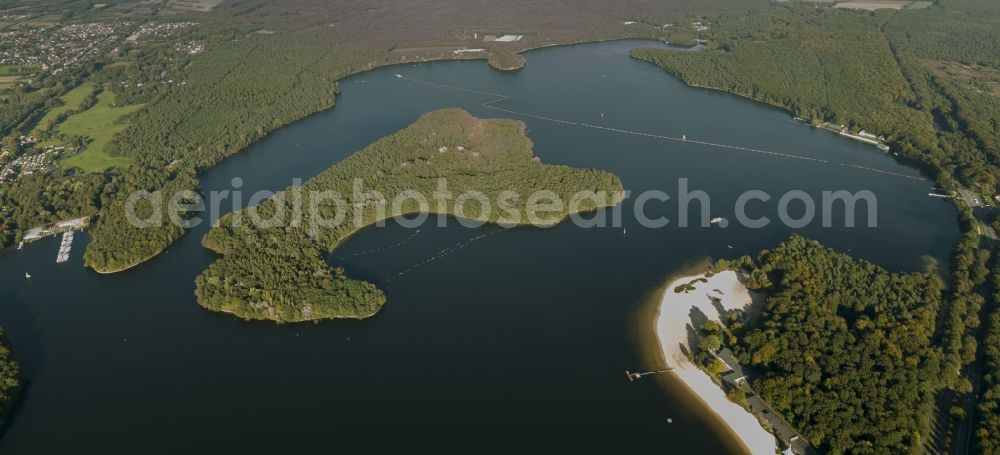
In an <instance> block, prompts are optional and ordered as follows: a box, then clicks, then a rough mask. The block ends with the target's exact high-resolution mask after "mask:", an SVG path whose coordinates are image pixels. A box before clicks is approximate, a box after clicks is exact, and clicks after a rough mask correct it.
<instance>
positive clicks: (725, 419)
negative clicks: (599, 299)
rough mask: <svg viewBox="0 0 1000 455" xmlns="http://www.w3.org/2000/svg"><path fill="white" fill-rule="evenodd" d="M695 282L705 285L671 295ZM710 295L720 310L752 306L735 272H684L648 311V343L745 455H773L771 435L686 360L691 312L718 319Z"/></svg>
mask: <svg viewBox="0 0 1000 455" xmlns="http://www.w3.org/2000/svg"><path fill="white" fill-rule="evenodd" d="M701 270H704V269H701ZM698 279H705V280H707V282H704V283H702V282H698V283H693V286H694V287H695V290H693V291H690V292H687V293H675V292H674V288H675V287H677V286H680V285H682V284H688V283H691V282H692V281H694V280H698ZM713 289H719V290H721V291H723V294H722V295H721V296H720V303H721V305H722V307H723V308H725V309H733V308H741V307H745V306H747V305H749V304H750V302H751V299H750V295H749V293H748V292H747V290H746V288H745V287H744V286H743V285H742V283H741V282H740V281H739V279H738V277H737V275H736V273H735V272H732V271H724V272H720V273H718V274H715V275H714V276H712V277H707V276H706V275H705V273H699V272H695V271H693V270H687V271H685V272H682V276H675V277H671V278H669V279H667V281H666V282H665V285H663V286H662V289H661V291H660V293H659V295H657V296H656V297H657V298H656V300H655V306H654V307H653V308H652V311H651V313H652V315H653V318H652V329H653V330H652V335H653V337H652V340H651V342H652V343H655V346H653V347H655V350H656V351H657V354H658V355H659V357H660V359H659V360H660V361H661V362H663V364H664V365H665V366H667V367H670V368H672V370H671V374H670V375H669V376H671V377H672V379H676V380H678V381H679V382H680V383H681V384H683V386H684V389H686V390H685V391H686V392H688V394H689V395H690V396H691V397H692V398H693V399H696V400H697V401H698V402H700V403H701V404H702V405H703V407H704V409H705V411H706V413H707V414H710V416H711V417H714V418H715V419H718V421H719V422H720V423H721V424H722V425H723V427H724V428H725V430H726V431H727V432H728V433H729V434H731V435H732V436H733V437H734V438H735V439H736V441H737V442H738V443H739V445H740V446H742V448H743V449H744V451H746V453H750V454H753V455H758V454H761V455H772V454H774V453H775V451H776V450H777V448H778V446H777V442H776V439H775V437H774V435H772V434H771V433H770V432H768V431H767V430H765V429H764V428H763V427H762V426H761V425H760V422H759V421H758V420H757V418H756V417H754V416H753V414H751V413H749V412H748V411H746V410H745V409H743V408H742V407H741V406H740V405H738V404H736V403H734V402H732V401H730V400H729V398H728V397H727V396H726V394H725V392H724V391H723V389H722V387H721V386H720V385H718V384H716V383H715V382H714V381H713V380H712V378H711V377H710V376H709V375H708V374H707V373H706V372H704V371H703V370H702V369H701V368H699V367H698V366H697V365H695V364H694V363H693V362H691V360H690V359H689V358H688V356H687V354H686V352H690V351H689V349H688V327H689V326H690V325H691V313H692V310H693V309H697V310H698V311H700V312H701V313H702V314H703V315H704V316H706V317H707V318H708V319H712V320H715V321H718V320H719V319H720V318H719V313H718V311H717V310H716V308H715V306H713V303H712V302H711V300H709V299H708V297H707V296H706V295H705V294H706V293H708V292H712V290H713ZM645 323H648V321H646V322H645ZM664 386H665V387H666V386H667V384H664ZM674 393H676V392H674Z"/></svg>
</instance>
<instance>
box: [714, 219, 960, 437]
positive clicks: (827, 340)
mask: <svg viewBox="0 0 1000 455" xmlns="http://www.w3.org/2000/svg"><path fill="white" fill-rule="evenodd" d="M716 268H733V269H736V270H739V271H741V272H742V273H744V274H745V275H746V276H747V277H748V279H747V282H746V285H747V287H748V288H749V289H751V290H754V291H756V292H759V293H761V294H762V295H764V296H765V299H764V301H763V304H762V309H761V310H760V312H759V315H757V316H750V317H748V318H742V317H735V318H733V321H731V323H730V324H729V326H730V328H731V329H732V334H731V335H730V336H728V337H726V340H727V341H726V344H727V345H728V346H729V347H731V348H732V350H733V352H734V353H735V354H736V355H737V357H738V358H739V361H740V364H741V365H744V366H745V367H747V368H748V369H749V370H751V371H752V372H753V374H751V375H749V380H750V385H751V386H752V388H753V389H754V390H755V391H756V392H757V393H758V394H760V396H761V397H762V398H763V399H764V400H765V401H767V402H768V403H769V404H770V405H771V407H773V408H774V410H775V411H777V412H780V413H781V414H782V415H784V417H785V418H786V419H787V420H788V421H789V422H790V423H791V424H792V425H793V426H794V427H796V428H797V429H798V430H799V431H800V432H801V433H802V434H804V435H805V436H806V437H807V438H808V439H809V442H810V444H812V445H813V446H814V447H816V448H818V449H819V450H820V452H821V453H912V452H913V451H916V450H920V449H921V446H922V444H923V443H924V442H925V441H926V439H927V438H928V437H929V433H930V431H929V429H930V426H931V425H932V423H933V421H934V419H933V415H934V412H933V410H934V393H935V392H936V391H939V390H941V389H942V388H943V387H944V385H945V384H946V382H947V380H946V375H945V374H943V373H945V372H944V371H943V369H942V368H943V367H942V365H943V363H944V361H943V357H944V353H943V352H942V350H941V349H940V348H939V347H937V346H935V344H934V341H935V340H936V337H937V324H936V322H937V314H938V312H939V311H940V309H941V301H942V295H943V294H942V293H943V289H944V283H943V281H942V280H941V279H940V277H939V276H938V275H937V273H935V272H934V271H927V272H920V273H889V272H887V271H886V270H885V269H883V268H881V267H878V266H875V265H873V264H871V263H869V262H866V261H860V260H855V259H853V258H851V257H850V256H848V255H846V254H842V253H838V252H835V251H833V250H831V249H828V248H825V247H823V246H822V245H820V244H819V243H817V242H815V241H811V240H807V239H805V238H802V237H799V236H793V237H792V238H791V239H790V240H788V241H786V242H784V243H782V244H781V245H779V246H778V247H776V248H774V249H772V250H765V251H763V252H761V253H760V254H759V255H758V256H757V258H755V259H752V258H749V257H744V258H742V259H740V260H738V261H735V262H728V261H720V262H719V263H717V264H716ZM749 313H751V314H752V313H755V312H754V311H751V312H749ZM744 321H745V322H744Z"/></svg>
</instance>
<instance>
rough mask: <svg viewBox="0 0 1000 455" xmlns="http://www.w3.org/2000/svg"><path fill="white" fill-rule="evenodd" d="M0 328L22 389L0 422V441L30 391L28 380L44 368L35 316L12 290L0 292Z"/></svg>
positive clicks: (30, 308)
mask: <svg viewBox="0 0 1000 455" xmlns="http://www.w3.org/2000/svg"><path fill="white" fill-rule="evenodd" d="M0 325H2V326H3V328H4V332H5V336H6V341H7V344H8V345H9V346H10V348H11V351H12V352H13V354H14V358H15V359H16V360H17V363H18V364H19V365H20V367H21V380H22V387H21V393H20V395H19V396H18V397H17V401H16V402H15V403H14V405H13V406H11V409H10V410H9V412H8V413H7V415H6V416H5V417H4V419H3V424H2V426H0V438H2V437H3V435H4V434H6V433H7V430H8V429H9V428H10V426H11V424H12V423H13V422H14V421H16V420H17V415H18V414H19V413H20V411H21V408H22V405H23V404H24V402H25V400H26V399H27V398H28V394H29V393H30V391H31V380H32V378H34V377H36V376H37V375H38V373H39V372H40V371H41V370H42V367H43V365H44V364H45V353H44V352H43V350H42V337H41V332H40V331H39V330H38V313H37V311H35V310H34V309H33V308H32V307H31V306H30V305H28V302H26V301H25V300H24V299H23V298H21V297H20V296H19V295H18V293H17V292H16V291H15V290H7V291H2V292H0Z"/></svg>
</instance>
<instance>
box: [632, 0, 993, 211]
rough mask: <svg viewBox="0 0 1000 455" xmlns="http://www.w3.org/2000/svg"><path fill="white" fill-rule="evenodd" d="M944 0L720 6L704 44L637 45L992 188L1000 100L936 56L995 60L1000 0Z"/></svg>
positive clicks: (682, 73) (660, 61) (689, 72)
mask: <svg viewBox="0 0 1000 455" xmlns="http://www.w3.org/2000/svg"><path fill="white" fill-rule="evenodd" d="M941 3H942V5H941V6H940V7H933V8H928V9H923V10H903V11H898V12H896V11H892V12H887V11H880V12H877V13H869V12H847V11H843V10H838V9H831V8H825V9H824V8H820V9H816V8H813V7H802V6H796V5H794V4H791V5H774V6H771V7H770V8H766V9H762V10H755V11H752V12H751V13H750V14H738V13H735V12H734V13H727V14H722V15H720V16H718V17H716V18H713V20H712V29H711V30H710V31H708V32H705V35H704V36H706V38H708V40H709V48H708V49H706V50H704V51H702V52H699V53H683V52H670V51H664V50H654V49H640V50H636V51H634V52H633V56H634V57H636V58H640V59H644V60H648V61H650V62H652V63H654V64H656V65H658V66H661V67H663V68H665V69H666V70H668V71H670V72H671V73H673V74H675V75H677V77H679V78H680V79H682V80H684V81H685V82H687V83H689V84H692V85H697V86H703V87H711V88H716V89H721V90H725V91H728V92H732V93H736V94H739V95H743V96H747V97H750V98H753V99H756V100H760V101H763V102H766V103H769V104H773V105H776V106H781V107H784V108H787V109H789V110H790V111H792V112H794V113H795V114H796V115H798V116H801V117H804V118H806V119H811V120H812V121H813V122H814V123H815V122H823V121H826V122H832V123H834V124H843V125H847V126H848V127H850V128H852V129H854V130H858V129H865V130H868V131H873V132H877V133H879V134H884V135H885V136H886V137H888V138H889V139H890V142H891V143H892V145H893V146H894V147H893V148H894V149H895V150H897V151H899V152H900V153H902V154H903V155H904V156H906V157H907V158H910V159H911V160H913V161H915V162H917V163H920V164H922V165H923V166H924V167H925V169H926V170H927V171H929V172H930V173H932V174H934V175H938V174H940V177H941V178H943V179H948V178H951V177H954V178H957V179H958V180H959V181H960V182H961V183H963V184H966V185H977V186H979V187H980V188H982V189H983V190H984V191H987V192H992V191H993V190H995V187H996V185H997V178H996V176H997V175H1000V147H998V146H1000V139H998V138H1000V130H998V129H997V119H1000V104H998V102H997V100H996V98H995V97H994V96H990V95H989V94H984V93H982V91H981V90H979V89H977V88H976V87H975V86H970V85H969V84H967V83H964V82H961V81H956V80H952V79H949V78H946V77H941V76H939V75H937V74H935V73H933V72H930V71H928V70H927V68H926V65H927V64H928V62H929V61H931V60H932V59H945V60H951V61H957V62H960V63H969V64H972V63H983V64H993V65H995V64H996V61H997V60H998V59H1000V53H998V51H997V49H998V48H1000V34H998V33H997V30H1000V16H998V15H997V12H998V11H996V10H997V6H996V4H995V2H990V1H988V0H944V1H942V2H941ZM987 10H988V11H993V12H992V13H991V14H988V15H986V14H983V13H982V12H983V11H987ZM928 30H930V31H932V32H933V33H928ZM943 36H947V38H946V39H939V38H940V37H943Z"/></svg>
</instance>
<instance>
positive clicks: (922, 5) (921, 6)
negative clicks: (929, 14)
mask: <svg viewBox="0 0 1000 455" xmlns="http://www.w3.org/2000/svg"><path fill="white" fill-rule="evenodd" d="M933 5H934V2H913V3H910V4H909V5H907V6H906V9H924V8H930V7H931V6H933Z"/></svg>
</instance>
